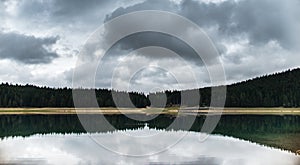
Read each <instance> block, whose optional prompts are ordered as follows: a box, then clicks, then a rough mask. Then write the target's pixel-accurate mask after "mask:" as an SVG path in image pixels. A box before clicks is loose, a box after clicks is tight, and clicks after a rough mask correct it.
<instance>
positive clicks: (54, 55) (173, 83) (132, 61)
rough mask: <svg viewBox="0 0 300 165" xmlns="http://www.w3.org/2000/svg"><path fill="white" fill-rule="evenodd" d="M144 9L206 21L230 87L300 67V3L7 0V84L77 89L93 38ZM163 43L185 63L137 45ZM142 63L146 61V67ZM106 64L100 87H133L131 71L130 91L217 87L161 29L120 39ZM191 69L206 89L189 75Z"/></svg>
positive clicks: (2, 16)
mask: <svg viewBox="0 0 300 165" xmlns="http://www.w3.org/2000/svg"><path fill="white" fill-rule="evenodd" d="M140 10H162V11H169V12H173V13H176V14H179V15H181V16H184V17H186V18H187V19H189V20H191V21H193V22H194V23H196V24H198V25H199V26H200V27H201V28H202V29H203V30H204V32H206V33H207V34H208V36H209V37H210V38H211V39H212V41H213V43H214V44H215V45H216V47H217V49H218V51H219V53H220V59H221V61H222V63H223V66H224V69H225V74H226V79H227V84H230V83H233V82H237V81H242V80H246V79H249V78H253V77H256V76H260V75H265V74H269V73H274V72H278V71H283V70H286V69H289V68H296V67H299V63H300V62H299V61H300V56H299V52H300V19H299V16H300V1H299V0H289V1H283V0H232V1H229V0H228V1H226V0H194V1H188V0H187V1H185V0H182V1H181V0H170V1H168V0H163V1H162V0H145V1H144V0H132V1H131V0H123V1H108V0H107V1H104V0H103V1H98V0H91V1H82V0H64V1H63V0H29V1H27V0H0V81H1V82H10V83H18V84H26V83H29V84H35V85H39V86H51V87H65V86H68V87H71V86H72V73H73V69H74V67H75V64H76V61H77V60H78V59H77V57H78V53H79V51H80V50H81V48H82V47H83V45H84V43H85V41H86V40H87V39H88V37H89V36H90V35H91V34H92V33H93V32H94V31H95V30H96V29H97V28H98V27H99V26H101V25H102V24H103V23H104V22H107V21H109V20H111V19H113V18H115V17H117V16H120V15H122V14H126V13H130V12H133V11H140ZM119 28H120V29H122V27H119ZM114 30H116V29H114ZM186 34H187V35H190V34H189V33H186ZM158 41H159V42H160V43H163V44H162V46H163V47H165V48H167V49H171V50H173V51H175V52H176V53H178V54H183V56H184V60H185V63H184V64H181V62H182V61H181V59H178V58H172V57H171V54H169V52H168V51H167V50H166V49H159V50H157V51H155V52H149V51H147V49H143V50H135V49H137V48H140V47H143V46H147V45H148V44H149V43H150V45H151V44H152V45H153V43H154V45H156V44H155V43H156V42H158ZM137 62H138V63H139V64H143V65H144V66H145V68H144V69H142V70H139V71H138V72H136V70H134V69H135V66H136V64H137ZM155 66H164V69H162V68H159V67H155ZM187 67H188V68H187ZM101 68H102V69H104V70H105V72H103V73H101V74H98V75H97V77H96V87H99V88H111V84H112V83H115V84H116V85H115V87H116V88H117V89H119V90H128V86H127V85H128V83H126V82H125V81H126V80H127V79H128V76H129V77H131V80H130V85H131V87H130V89H133V90H138V91H146V92H147V91H153V90H162V89H186V88H196V87H202V86H209V85H211V84H210V80H209V77H208V74H207V71H206V69H205V66H204V65H203V64H202V63H201V62H195V60H194V56H193V51H191V50H190V48H189V47H188V46H186V45H185V44H183V43H180V42H179V41H177V40H174V38H172V37H169V36H165V35H162V34H157V33H146V34H137V35H133V36H130V37H127V38H125V39H124V40H122V41H120V42H118V45H116V46H115V49H114V50H112V51H111V52H110V56H109V57H106V58H105V59H104V62H103V65H102V66H101ZM190 68H192V70H193V72H194V73H195V76H196V79H197V81H198V82H199V84H198V86H195V85H194V83H192V81H193V78H192V77H191V76H189V75H187V74H185V73H186V70H187V69H190ZM135 72H136V73H135ZM174 73H176V74H177V75H179V77H176V78H174ZM132 74H134V75H132ZM126 76H127V77H126ZM112 77H113V80H112ZM177 79H180V83H178V80H177ZM124 84H126V85H124Z"/></svg>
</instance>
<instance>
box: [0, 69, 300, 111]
mask: <svg viewBox="0 0 300 165" xmlns="http://www.w3.org/2000/svg"><path fill="white" fill-rule="evenodd" d="M78 90H89V89H78ZM195 90H196V91H198V90H199V93H200V96H201V99H200V100H199V105H200V106H209V105H210V96H211V88H209V87H207V88H201V89H195ZM185 92H188V91H185ZM95 93H96V99H97V101H98V104H99V106H101V107H115V106H116V105H115V101H116V100H114V99H113V97H112V93H114V94H115V95H116V96H117V97H116V98H117V102H118V105H119V106H122V107H131V104H128V100H123V98H125V97H123V96H128V95H129V97H130V100H131V102H132V104H133V105H134V106H136V107H146V106H149V105H150V100H151V101H153V100H163V99H164V97H166V104H167V105H168V106H172V105H180V104H181V91H165V92H157V93H150V94H149V95H148V96H147V95H145V94H143V93H137V92H119V91H111V90H108V89H96V90H95ZM149 98H152V99H149ZM183 104H184V103H183ZM73 106H74V105H73V97H72V90H71V89H69V88H48V87H36V86H33V85H25V86H22V85H10V84H7V83H4V84H1V85H0V107H73ZM87 106H88V105H87ZM225 106H227V107H281V106H282V107H299V106H300V69H295V70H288V71H286V72H283V73H277V74H272V75H268V76H263V77H259V78H255V79H251V80H247V81H243V82H240V83H236V84H233V85H229V86H227V97H226V104H225Z"/></svg>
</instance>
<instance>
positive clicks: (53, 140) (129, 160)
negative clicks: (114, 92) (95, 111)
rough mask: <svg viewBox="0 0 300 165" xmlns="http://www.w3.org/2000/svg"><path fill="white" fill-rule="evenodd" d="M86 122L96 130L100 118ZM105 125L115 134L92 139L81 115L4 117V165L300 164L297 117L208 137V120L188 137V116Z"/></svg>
mask: <svg viewBox="0 0 300 165" xmlns="http://www.w3.org/2000/svg"><path fill="white" fill-rule="evenodd" d="M82 117H83V118H86V119H88V121H90V123H89V124H93V122H96V123H97V124H99V116H98V115H83V116H81V118H82ZM104 117H105V119H106V120H107V121H108V122H109V123H110V124H111V125H112V126H114V127H115V129H111V128H110V129H105V127H95V129H93V130H89V131H88V132H87V131H86V130H85V129H84V128H83V126H82V125H81V123H80V121H79V120H78V117H77V115H0V137H1V141H0V163H12V164H22V163H24V164H26V163H27V164H62V163H66V164H170V163H171V164H216V165H218V164H222V165H223V164H225V165H226V164H230V165H231V164H233V165H235V164H237V165H243V164H280V165H282V164H295V165H297V164H300V163H299V162H300V161H299V156H296V155H295V154H294V153H293V152H295V151H296V150H298V149H300V145H299V140H298V139H299V137H300V136H299V134H300V117H299V116H293V115H283V116H279V115H223V116H222V118H221V120H220V122H219V123H218V125H217V127H216V129H215V130H214V132H213V133H212V134H211V135H209V136H207V134H206V133H201V132H199V131H200V130H201V127H202V124H203V122H204V120H205V116H197V117H196V118H195V120H194V121H193V125H191V127H190V128H189V129H185V128H184V127H183V125H186V123H189V122H190V121H191V120H192V118H193V117H192V116H189V115H186V116H180V117H177V118H176V117H175V116H172V115H159V116H157V117H156V118H153V119H151V120H148V121H146V120H143V121H137V120H134V118H151V116H150V117H149V116H143V115H131V116H124V115H105V116H104ZM175 119H176V120H177V122H176V123H175V124H174V120H175ZM100 124H101V121H100ZM203 137H204V138H203Z"/></svg>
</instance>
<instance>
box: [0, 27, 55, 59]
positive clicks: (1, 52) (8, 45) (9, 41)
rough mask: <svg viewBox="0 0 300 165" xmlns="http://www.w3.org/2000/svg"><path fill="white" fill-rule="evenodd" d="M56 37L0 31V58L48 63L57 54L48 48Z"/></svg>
mask: <svg viewBox="0 0 300 165" xmlns="http://www.w3.org/2000/svg"><path fill="white" fill-rule="evenodd" d="M57 40H58V37H47V38H37V37H34V36H27V35H23V34H18V33H14V32H10V33H1V32H0V58H3V59H12V60H16V61H18V62H22V63H26V64H38V63H50V62H51V61H52V59H54V58H57V57H58V54H57V53H56V52H53V51H51V50H49V47H50V46H52V45H53V44H55V43H56V41H57Z"/></svg>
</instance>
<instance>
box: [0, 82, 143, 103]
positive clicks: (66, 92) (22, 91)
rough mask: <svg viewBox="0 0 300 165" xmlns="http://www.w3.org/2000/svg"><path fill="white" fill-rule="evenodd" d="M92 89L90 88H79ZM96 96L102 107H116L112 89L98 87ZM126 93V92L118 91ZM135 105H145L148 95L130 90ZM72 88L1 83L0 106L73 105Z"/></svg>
mask: <svg viewBox="0 0 300 165" xmlns="http://www.w3.org/2000/svg"><path fill="white" fill-rule="evenodd" d="M78 90H90V89H78ZM95 92H96V98H97V101H98V104H99V106H100V107H115V104H114V101H113V98H112V95H111V93H112V91H111V90H108V89H96V90H95ZM117 93H126V92H117ZM126 94H129V96H130V99H131V101H132V103H133V105H134V106H136V107H139V108H141V107H145V106H146V105H147V97H146V96H145V95H144V94H141V93H136V92H129V93H126ZM73 106H74V105H73V97H72V89H70V88H49V87H36V86H33V85H25V86H22V85H10V84H8V83H6V84H1V85H0V107H73Z"/></svg>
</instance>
